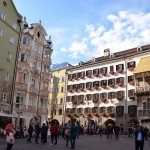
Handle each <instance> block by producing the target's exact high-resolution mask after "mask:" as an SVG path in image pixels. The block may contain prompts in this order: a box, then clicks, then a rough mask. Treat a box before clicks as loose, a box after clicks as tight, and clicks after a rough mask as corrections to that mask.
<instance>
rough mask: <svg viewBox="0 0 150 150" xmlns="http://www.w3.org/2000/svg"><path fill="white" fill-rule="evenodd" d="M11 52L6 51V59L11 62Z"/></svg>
mask: <svg viewBox="0 0 150 150" xmlns="http://www.w3.org/2000/svg"><path fill="white" fill-rule="evenodd" d="M11 59H12V54H11V53H10V52H8V53H7V61H8V62H11Z"/></svg>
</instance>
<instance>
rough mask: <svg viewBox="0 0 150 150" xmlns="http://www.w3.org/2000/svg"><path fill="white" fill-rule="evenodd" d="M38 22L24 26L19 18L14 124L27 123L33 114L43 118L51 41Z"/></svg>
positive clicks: (46, 111) (44, 118)
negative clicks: (19, 33) (19, 38)
mask: <svg viewBox="0 0 150 150" xmlns="http://www.w3.org/2000/svg"><path fill="white" fill-rule="evenodd" d="M46 36H47V33H46V31H45V29H44V27H43V26H42V25H41V22H40V23H33V24H31V26H28V23H27V22H26V21H23V22H22V39H21V44H20V51H19V57H18V65H17V78H16V83H15V94H14V103H13V113H16V114H17V116H18V118H19V120H17V121H18V122H17V124H20V125H21V126H24V125H26V126H28V125H29V122H30V121H31V119H32V118H33V117H34V116H38V118H40V121H41V122H43V121H46V119H47V113H48V110H47V105H48V84H49V72H50V65H51V53H52V42H51V40H50V39H49V40H46V39H45V37H46Z"/></svg>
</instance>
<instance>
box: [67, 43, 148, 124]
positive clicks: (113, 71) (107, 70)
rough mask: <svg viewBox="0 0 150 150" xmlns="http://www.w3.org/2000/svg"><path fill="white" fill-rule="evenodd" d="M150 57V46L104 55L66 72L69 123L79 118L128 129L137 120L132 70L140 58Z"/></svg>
mask: <svg viewBox="0 0 150 150" xmlns="http://www.w3.org/2000/svg"><path fill="white" fill-rule="evenodd" d="M149 55H150V45H145V46H142V47H141V46H139V47H136V48H132V49H128V50H125V51H121V52H117V53H113V54H112V53H110V50H109V49H106V50H104V56H102V57H98V58H94V59H93V60H90V61H87V62H80V63H79V65H77V66H70V67H69V68H68V69H67V74H68V82H67V97H66V107H65V114H66V121H67V120H68V119H69V118H76V119H77V120H78V121H79V122H80V123H81V124H83V125H84V126H87V125H89V124H91V123H95V124H99V125H104V124H105V125H107V124H108V123H112V124H114V123H115V122H116V123H118V124H119V125H120V126H124V127H127V126H128V125H129V124H132V123H133V122H136V121H137V99H136V97H135V83H134V75H133V70H134V68H135V67H136V66H137V64H138V63H139V61H140V59H141V58H143V57H145V56H149Z"/></svg>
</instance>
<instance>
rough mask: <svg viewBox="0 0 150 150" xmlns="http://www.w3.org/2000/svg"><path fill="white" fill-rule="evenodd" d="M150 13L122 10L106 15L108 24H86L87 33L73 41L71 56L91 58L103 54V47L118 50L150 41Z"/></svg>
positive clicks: (69, 50) (70, 50) (69, 49)
mask: <svg viewBox="0 0 150 150" xmlns="http://www.w3.org/2000/svg"><path fill="white" fill-rule="evenodd" d="M149 20H150V13H143V12H137V13H132V12H129V11H120V12H118V14H109V15H108V16H107V17H106V22H107V26H105V23H103V24H102V23H101V24H100V25H99V26H97V25H94V24H89V25H86V27H85V31H86V33H87V35H86V36H85V37H82V38H81V39H78V41H79V42H77V39H76V40H75V41H73V42H72V44H71V45H70V48H68V52H69V57H72V58H83V54H84V56H86V57H88V58H89V59H90V58H92V57H99V56H101V55H103V53H102V52H103V49H105V48H110V50H111V52H117V51H121V50H125V49H129V48H132V47H136V46H138V45H143V44H148V43H150V38H149V35H150V21H149Z"/></svg>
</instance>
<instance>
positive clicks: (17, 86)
mask: <svg viewBox="0 0 150 150" xmlns="http://www.w3.org/2000/svg"><path fill="white" fill-rule="evenodd" d="M15 89H16V90H18V91H24V92H27V89H28V85H27V84H26V83H21V82H16V84H15Z"/></svg>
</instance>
